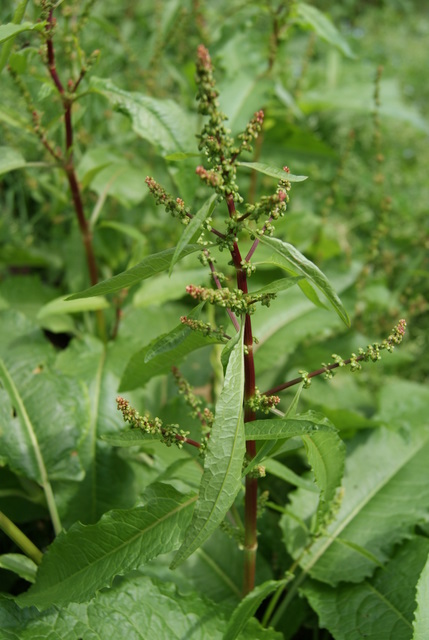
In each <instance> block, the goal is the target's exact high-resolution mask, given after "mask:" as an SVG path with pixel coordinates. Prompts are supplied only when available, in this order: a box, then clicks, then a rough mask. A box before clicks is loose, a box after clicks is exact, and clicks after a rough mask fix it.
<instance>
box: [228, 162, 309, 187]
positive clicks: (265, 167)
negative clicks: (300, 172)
mask: <svg viewBox="0 0 429 640" xmlns="http://www.w3.org/2000/svg"><path fill="white" fill-rule="evenodd" d="M237 165H238V166H239V167H247V168H248V169H253V170H254V171H259V173H265V175H266V176H271V177H272V178H276V179H277V180H289V182H304V180H307V178H308V176H294V175H293V173H287V172H286V171H284V170H283V169H278V168H277V167H271V166H270V165H269V164H265V163H263V162H237Z"/></svg>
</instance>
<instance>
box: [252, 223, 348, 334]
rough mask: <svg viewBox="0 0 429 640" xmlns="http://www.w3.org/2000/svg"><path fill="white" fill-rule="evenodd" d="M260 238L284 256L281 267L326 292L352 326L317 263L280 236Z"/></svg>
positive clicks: (337, 309) (330, 300)
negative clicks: (280, 238)
mask: <svg viewBox="0 0 429 640" xmlns="http://www.w3.org/2000/svg"><path fill="white" fill-rule="evenodd" d="M258 238H259V240H260V241H261V242H262V243H263V244H266V245H267V246H268V247H271V248H272V249H274V251H275V252H276V253H277V254H278V255H279V256H280V257H281V258H282V260H279V261H278V266H279V267H281V268H282V269H285V270H287V271H289V272H290V273H293V274H294V275H302V276H304V277H305V278H306V279H307V280H308V281H309V282H310V283H311V284H314V285H315V286H316V287H317V288H318V289H319V290H320V291H321V292H322V293H323V294H324V296H326V298H327V299H328V300H329V302H330V303H331V305H332V307H333V308H334V309H335V311H336V312H337V314H338V315H339V317H340V318H341V319H342V320H343V322H344V323H345V324H346V325H347V326H350V320H349V317H348V315H347V311H346V310H345V309H344V306H343V304H342V302H341V300H340V298H339V297H338V295H337V293H336V292H335V291H334V289H333V288H332V285H331V283H330V282H329V280H328V279H327V277H326V276H325V274H324V273H322V271H320V269H319V268H318V267H316V265H315V264H313V263H312V262H311V261H310V260H308V259H307V258H306V257H305V256H304V255H303V254H302V253H301V252H300V251H298V249H296V248H295V247H294V246H293V245H291V244H289V243H288V242H284V241H283V240H279V239H278V238H270V237H268V236H265V235H259V236H258Z"/></svg>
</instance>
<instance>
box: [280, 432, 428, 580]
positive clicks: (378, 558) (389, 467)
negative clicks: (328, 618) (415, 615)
mask: <svg viewBox="0 0 429 640" xmlns="http://www.w3.org/2000/svg"><path fill="white" fill-rule="evenodd" d="M355 442H356V445H355V447H354V448H353V450H352V452H351V453H350V455H349V456H348V458H347V460H346V467H345V475H344V481H343V487H344V497H343V500H342V502H341V506H340V507H339V510H338V513H337V516H336V518H335V519H334V520H333V521H332V522H331V524H329V525H328V527H327V529H326V534H325V533H323V534H322V535H321V536H320V537H319V538H317V539H316V540H315V541H314V542H313V544H312V545H311V547H310V548H309V549H308V551H306V552H305V553H304V555H303V556H302V558H301V560H300V564H301V567H302V568H303V569H304V571H306V572H308V573H309V574H310V575H311V576H312V577H314V578H317V579H318V580H322V581H323V582H327V583H329V584H332V585H336V584H337V583H338V582H340V581H350V582H359V581H361V580H362V579H364V578H365V577H367V576H370V575H371V574H372V573H373V571H374V569H375V568H376V566H377V564H379V563H384V562H386V560H387V558H388V555H389V553H390V552H391V551H392V549H393V547H394V545H395V544H397V543H398V542H400V541H401V540H403V539H404V538H405V537H407V536H408V535H410V533H411V531H412V530H413V528H414V526H415V525H416V524H417V523H419V522H422V521H424V520H425V519H427V517H428V513H429V486H428V483H427V482H426V477H425V469H426V468H427V458H428V455H429V429H427V428H422V427H418V426H417V427H415V428H414V429H413V432H412V433H409V434H406V435H405V436H401V435H399V434H398V433H396V432H393V431H388V430H386V429H379V430H378V431H375V432H374V433H371V435H370V436H369V437H367V438H366V439H365V436H364V434H359V435H358V436H357V437H356V439H355ZM362 469H366V470H367V473H363V472H362ZM392 505H394V509H392ZM315 510H316V501H315V499H314V497H313V496H312V494H310V493H309V492H306V491H305V492H304V491H301V490H298V491H296V492H295V495H293V496H292V503H291V505H290V511H291V512H292V513H293V514H294V517H290V516H288V515H286V516H283V518H282V521H281V527H282V529H283V533H284V539H285V542H286V545H287V547H288V549H289V551H290V552H291V553H292V554H293V556H294V557H299V556H300V555H301V554H302V551H303V549H304V548H305V547H306V546H307V545H308V543H309V541H310V540H309V537H308V526H309V523H310V522H311V519H312V517H313V515H314V512H315ZM298 520H299V521H300V522H301V523H304V522H305V523H307V527H305V526H303V525H300V524H298ZM360 549H362V550H363V552H361V551H360Z"/></svg>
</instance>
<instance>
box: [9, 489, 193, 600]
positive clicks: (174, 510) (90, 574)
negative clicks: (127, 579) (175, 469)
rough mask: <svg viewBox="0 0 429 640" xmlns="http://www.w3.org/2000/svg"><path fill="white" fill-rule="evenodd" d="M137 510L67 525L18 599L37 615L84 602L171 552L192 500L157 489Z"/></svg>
mask: <svg viewBox="0 0 429 640" xmlns="http://www.w3.org/2000/svg"><path fill="white" fill-rule="evenodd" d="M151 489H152V497H151V499H150V500H149V501H148V502H147V504H146V505H145V506H143V507H136V508H134V509H126V510H123V511H121V510H114V511H109V512H108V513H106V514H105V515H104V516H103V517H102V518H101V520H100V521H99V522H97V523H96V524H93V525H88V526H84V525H82V524H80V523H77V524H75V525H73V526H72V527H71V528H70V529H69V531H68V532H67V533H61V534H60V535H59V536H58V537H57V538H56V540H55V541H54V542H53V543H52V545H51V546H50V547H49V549H48V551H47V552H46V554H45V556H44V558H43V561H42V564H41V565H40V567H39V571H38V574H37V579H36V583H35V584H34V585H33V586H32V587H31V588H30V589H29V590H28V591H27V592H26V593H24V594H22V595H21V596H20V597H19V598H18V602H19V604H20V605H23V606H31V605H34V606H36V607H37V608H38V609H40V610H44V609H47V608H48V607H50V606H51V605H53V604H55V605H57V606H59V605H66V604H68V603H69V602H85V601H86V600H88V599H89V598H91V597H92V596H93V595H94V594H95V592H96V591H98V590H99V589H101V588H103V587H107V586H109V585H110V584H111V583H112V580H113V578H114V577H115V576H117V575H122V574H124V573H125V572H127V571H131V570H132V569H135V568H136V567H138V566H139V565H141V564H144V563H145V562H147V561H148V560H150V559H151V558H154V557H156V556H157V555H159V554H160V553H168V552H169V551H172V550H174V549H177V547H178V545H179V544H180V542H181V540H182V538H183V531H184V530H185V528H186V526H187V524H188V522H189V519H190V517H191V513H192V510H193V507H194V503H195V500H196V496H193V495H182V494H180V493H179V492H178V491H176V490H175V489H173V487H170V486H168V485H162V484H159V485H157V486H156V488H155V489H154V488H153V487H151Z"/></svg>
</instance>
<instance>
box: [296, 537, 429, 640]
mask: <svg viewBox="0 0 429 640" xmlns="http://www.w3.org/2000/svg"><path fill="white" fill-rule="evenodd" d="M428 552H429V541H428V540H427V539H425V538H423V537H413V538H411V540H409V541H407V542H406V543H405V544H404V545H403V546H402V547H400V548H399V549H398V551H397V552H396V554H395V556H394V557H393V559H392V560H391V561H390V562H389V563H388V564H387V565H386V566H385V567H384V568H382V569H378V570H377V571H376V572H375V574H374V577H373V578H372V579H371V580H364V581H363V582H361V583H360V584H349V585H347V584H342V585H341V587H337V588H333V587H330V586H328V585H324V584H321V583H318V582H316V581H314V580H312V581H309V582H306V583H305V584H304V586H303V587H302V588H301V592H302V593H303V594H304V595H305V596H306V597H307V598H308V600H309V602H310V605H311V606H312V607H313V609H314V610H315V611H316V612H317V614H318V616H319V620H320V626H321V627H323V628H326V629H328V630H329V631H330V633H331V634H332V635H333V637H335V639H336V640H361V638H368V639H369V640H371V639H372V640H390V639H391V638H394V639H395V640H411V634H412V619H413V611H414V608H415V600H414V596H415V587H416V582H417V580H418V577H419V574H420V572H421V570H422V567H423V566H424V564H425V562H426V559H427V556H428ZM424 608H425V611H426V612H427V600H424ZM425 617H426V620H427V615H426V616H425ZM428 628H429V627H428V625H427V623H424V626H423V627H422V631H423V634H422V635H421V636H414V639H413V640H425V639H426V638H427V632H428Z"/></svg>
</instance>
